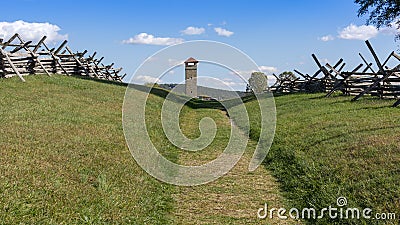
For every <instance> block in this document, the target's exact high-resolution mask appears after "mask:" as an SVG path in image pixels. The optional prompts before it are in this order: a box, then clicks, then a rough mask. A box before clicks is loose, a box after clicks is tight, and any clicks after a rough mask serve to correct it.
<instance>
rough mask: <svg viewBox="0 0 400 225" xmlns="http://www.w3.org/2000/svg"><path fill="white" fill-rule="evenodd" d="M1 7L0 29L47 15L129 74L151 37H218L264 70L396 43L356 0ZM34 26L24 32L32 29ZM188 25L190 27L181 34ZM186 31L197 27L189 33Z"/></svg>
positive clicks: (149, 48) (76, 45) (80, 45)
mask: <svg viewBox="0 0 400 225" xmlns="http://www.w3.org/2000/svg"><path fill="white" fill-rule="evenodd" d="M2 8H3V10H2V13H1V15H0V22H6V23H0V36H1V35H3V36H7V35H10V34H8V33H11V32H12V31H13V30H12V29H11V28H10V27H8V28H7V29H6V28H4V26H5V25H10V26H12V25H14V26H15V24H13V22H15V21H19V20H22V21H25V22H28V23H49V24H50V25H55V26H57V27H58V28H60V30H57V29H54V27H52V28H49V26H47V28H43V29H42V30H41V31H38V32H37V33H38V34H40V32H53V33H52V35H53V37H54V42H56V43H58V42H61V39H63V38H67V39H68V40H69V46H70V47H71V48H72V49H73V50H74V51H77V50H80V51H81V50H84V49H87V50H89V52H93V51H97V52H98V54H99V55H102V56H105V62H115V64H116V65H117V66H121V67H123V68H124V72H126V73H127V74H128V75H129V76H132V75H133V73H134V72H135V70H136V69H137V67H138V66H139V65H140V64H141V63H142V62H143V61H144V60H145V59H146V58H147V57H149V56H151V55H152V54H153V53H155V52H156V51H158V50H160V49H162V48H164V47H166V46H165V45H153V44H154V43H156V44H170V43H176V42H180V41H183V40H184V41H189V40H213V41H219V42H224V43H227V44H229V45H232V46H234V47H236V48H238V49H240V50H242V51H243V52H245V53H246V54H247V55H249V56H250V57H251V58H252V59H254V61H255V62H256V63H257V64H258V65H259V66H263V67H262V68H263V69H264V70H265V72H266V73H271V72H275V73H279V72H282V71H286V70H290V71H293V69H298V70H300V71H302V72H305V73H310V74H311V73H314V72H315V70H316V66H315V64H314V62H313V61H312V58H311V54H312V53H315V54H317V56H318V57H319V58H320V59H321V61H323V62H330V63H331V64H334V62H335V61H337V60H338V59H339V58H340V57H342V58H343V59H344V60H345V62H346V63H347V66H346V67H345V70H351V69H352V68H353V67H355V66H356V65H358V64H359V63H361V59H360V58H359V56H358V53H359V52H361V53H363V54H364V55H365V56H366V58H368V59H369V60H370V61H372V57H371V56H370V54H369V52H368V50H367V48H366V46H365V44H364V41H363V40H364V39H366V38H368V39H370V41H371V42H372V44H373V46H374V47H375V49H376V50H377V53H378V55H379V56H380V57H381V58H382V60H384V58H386V56H387V55H388V54H389V53H390V52H391V51H393V50H396V49H397V47H398V46H397V43H396V42H394V34H393V33H394V32H393V30H390V29H386V30H383V31H376V29H375V28H374V27H366V26H362V25H364V23H365V20H366V18H365V17H362V18H358V17H357V8H358V7H357V5H355V4H354V3H353V1H352V0H326V1H312V0H305V1H288V0H280V1H117V0H115V1H103V2H101V1H74V0H72V1H54V0H52V1H47V0H24V1H22V0H13V1H5V2H2ZM4 9H6V10H4ZM1 24H3V25H1ZM4 24H5V25H4ZM1 26H3V29H2V28H1ZM32 27H34V26H31V28H28V31H26V32H28V33H29V32H32V30H29V29H33V28H32ZM188 27H193V28H189V29H188V30H187V31H188V32H186V34H185V32H184V31H185V30H186V29H187V28H188ZM15 29H16V30H18V29H26V28H18V27H17V28H15ZM37 29H38V30H40V29H41V28H40V26H38V28H37ZM49 29H50V30H51V29H52V30H51V31H48V30H49ZM19 31H20V30H19ZM189 31H191V33H199V34H196V35H188V34H187V33H190V32H189ZM217 31H219V33H218V32H217ZM7 32H8V33H7ZM22 32H23V31H22ZM143 33H146V34H147V36H146V35H144V34H143ZM140 34H142V35H140ZM48 35H49V34H48ZM149 35H152V36H153V39H152V40H150V44H145V43H144V42H145V41H143V40H141V38H142V39H143V38H148V37H149ZM50 36H51V35H50ZM157 38H169V39H157ZM129 40H131V41H130V42H131V43H129ZM146 40H147V41H149V39H146ZM132 42H134V43H132ZM178 72H179V71H178ZM175 75H176V77H175V78H171V80H165V82H172V81H180V80H183V75H179V74H177V73H175ZM239 89H240V88H239Z"/></svg>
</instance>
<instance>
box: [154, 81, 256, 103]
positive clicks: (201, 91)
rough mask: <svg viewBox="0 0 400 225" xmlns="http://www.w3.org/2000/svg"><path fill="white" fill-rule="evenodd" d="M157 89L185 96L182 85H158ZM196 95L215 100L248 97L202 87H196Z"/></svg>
mask: <svg viewBox="0 0 400 225" xmlns="http://www.w3.org/2000/svg"><path fill="white" fill-rule="evenodd" d="M159 87H160V88H162V89H165V90H169V91H172V92H174V93H178V94H185V85H184V84H159ZM197 93H198V95H199V96H209V97H212V98H215V99H217V100H224V99H232V98H236V97H237V96H239V97H246V96H248V95H249V93H247V92H244V91H228V90H221V89H216V88H210V87H204V86H197Z"/></svg>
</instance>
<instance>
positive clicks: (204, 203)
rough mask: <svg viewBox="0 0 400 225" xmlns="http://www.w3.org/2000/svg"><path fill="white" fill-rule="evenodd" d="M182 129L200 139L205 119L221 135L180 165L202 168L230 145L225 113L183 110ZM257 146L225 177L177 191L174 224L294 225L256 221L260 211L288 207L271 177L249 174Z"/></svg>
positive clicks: (251, 146) (262, 172)
mask: <svg viewBox="0 0 400 225" xmlns="http://www.w3.org/2000/svg"><path fill="white" fill-rule="evenodd" d="M181 113H182V117H181V129H182V131H183V133H184V134H185V135H186V136H187V137H189V138H192V139H194V138H197V137H198V136H200V130H199V128H198V125H199V122H200V120H201V119H202V118H204V117H210V118H212V119H213V120H214V121H215V123H216V125H217V127H218V131H217V134H216V137H215V139H214V141H213V142H212V143H211V144H210V145H209V146H207V147H206V148H205V149H203V150H201V151H198V152H187V151H182V152H181V153H180V154H179V163H180V164H183V165H202V164H204V163H207V162H210V161H211V160H213V159H215V158H217V157H218V156H219V154H221V153H222V152H223V151H224V149H225V147H226V145H227V144H228V141H229V136H230V131H231V122H230V121H229V119H228V118H227V116H226V115H225V113H224V112H222V111H220V110H215V109H197V110H188V108H184V109H183V110H182V112H181ZM255 146H256V142H254V141H252V140H250V141H249V143H248V148H247V149H246V152H245V153H244V155H243V156H242V158H241V160H240V161H239V162H238V164H237V165H236V166H235V167H234V168H233V169H232V170H231V171H230V172H228V173H227V174H226V175H225V176H223V177H221V178H219V179H217V180H215V181H213V182H211V183H208V184H206V185H200V186H194V187H177V188H176V189H175V191H176V193H175V194H174V198H175V201H176V205H177V207H176V209H175V211H174V215H175V218H176V220H175V222H177V223H178V224H260V223H261V224H265V223H268V224H294V223H295V222H296V221H294V220H279V219H278V218H277V216H276V215H275V218H274V219H272V220H271V219H269V218H266V219H265V220H260V219H259V218H258V217H257V211H258V209H259V208H262V207H264V204H265V203H267V204H268V205H269V206H272V207H273V206H276V207H283V206H285V205H286V202H285V200H284V199H283V198H282V196H281V194H280V192H279V188H278V184H277V182H276V180H275V179H274V178H273V177H272V175H271V173H270V172H268V171H267V170H266V169H265V168H263V167H260V168H258V169H257V170H256V171H254V172H249V171H248V165H249V162H250V159H251V156H252V154H253V152H254V150H255Z"/></svg>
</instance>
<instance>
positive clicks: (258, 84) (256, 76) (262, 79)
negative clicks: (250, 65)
mask: <svg viewBox="0 0 400 225" xmlns="http://www.w3.org/2000/svg"><path fill="white" fill-rule="evenodd" d="M248 86H249V87H250V89H251V90H252V91H253V92H254V93H255V94H259V93H263V92H265V91H267V90H268V78H267V76H266V75H265V74H264V73H262V72H253V73H251V77H250V78H249V84H248Z"/></svg>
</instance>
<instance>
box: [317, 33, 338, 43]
mask: <svg viewBox="0 0 400 225" xmlns="http://www.w3.org/2000/svg"><path fill="white" fill-rule="evenodd" d="M318 39H319V40H321V41H324V42H327V41H333V40H335V38H334V37H333V36H332V35H326V36H323V37H320V38H318Z"/></svg>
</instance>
